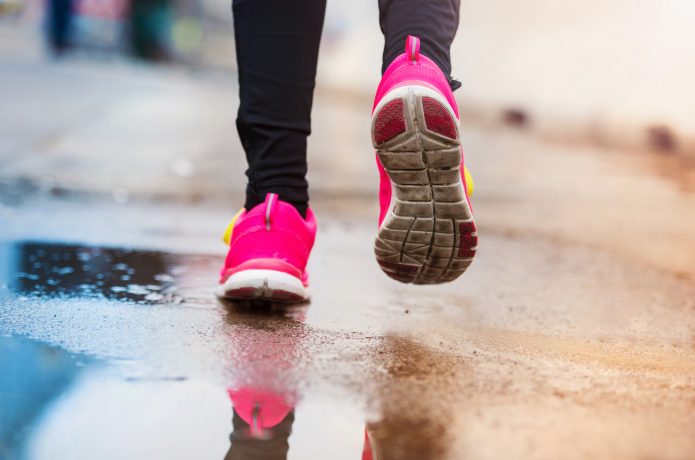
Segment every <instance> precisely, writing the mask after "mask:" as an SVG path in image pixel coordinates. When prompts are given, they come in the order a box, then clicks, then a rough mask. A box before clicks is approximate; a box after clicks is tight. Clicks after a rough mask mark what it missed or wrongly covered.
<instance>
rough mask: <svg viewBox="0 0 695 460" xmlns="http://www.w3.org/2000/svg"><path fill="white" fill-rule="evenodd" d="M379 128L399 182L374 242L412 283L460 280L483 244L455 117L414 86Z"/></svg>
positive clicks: (378, 143)
mask: <svg viewBox="0 0 695 460" xmlns="http://www.w3.org/2000/svg"><path fill="white" fill-rule="evenodd" d="M399 117H400V118H399ZM399 120H400V121H399ZM400 122H402V123H400ZM372 133H373V135H372V139H373V143H374V147H375V148H376V150H377V155H378V156H379V160H380V161H381V164H382V165H383V166H384V169H385V170H386V172H387V174H388V175H389V177H390V179H391V181H392V183H393V184H394V187H393V197H392V200H393V203H392V209H391V211H390V213H389V214H388V215H387V216H386V217H385V218H384V221H383V223H382V225H381V227H380V228H379V233H378V234H377V238H376V241H375V244H374V252H375V255H376V259H377V262H378V263H379V266H380V267H381V269H382V270H383V271H384V273H386V274H387V275H388V276H389V277H391V278H393V279H395V280H397V281H401V282H404V283H413V284H440V283H445V282H449V281H453V280H455V279H456V278H458V277H459V276H460V275H461V274H462V273H463V272H464V271H465V270H466V269H467V268H468V266H469V265H470V264H471V261H472V258H473V257H474V256H475V253H476V249H477V245H478V236H477V231H476V227H475V223H474V221H473V216H472V213H471V210H470V206H469V204H468V200H467V199H466V197H465V191H464V189H463V182H462V178H461V148H460V141H459V135H458V129H457V122H456V120H455V118H454V117H453V116H452V115H451V114H450V113H449V111H448V110H447V109H446V107H445V106H444V105H443V104H442V103H441V102H439V101H438V100H436V99H435V98H433V97H429V96H426V95H422V94H416V92H415V91H414V90H413V89H409V90H408V93H407V95H404V96H402V97H398V98H395V99H393V100H392V101H389V102H387V103H386V104H385V105H384V106H382V107H381V108H380V109H378V110H377V112H376V113H375V114H374V118H373V124H372Z"/></svg>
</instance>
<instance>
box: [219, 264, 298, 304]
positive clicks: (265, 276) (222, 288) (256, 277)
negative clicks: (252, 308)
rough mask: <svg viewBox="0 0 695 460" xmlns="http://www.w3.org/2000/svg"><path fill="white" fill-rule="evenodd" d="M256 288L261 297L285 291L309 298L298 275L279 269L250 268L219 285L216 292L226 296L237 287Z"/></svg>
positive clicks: (220, 295)
mask: <svg viewBox="0 0 695 460" xmlns="http://www.w3.org/2000/svg"><path fill="white" fill-rule="evenodd" d="M249 288H252V289H256V290H257V296H258V297H259V298H263V297H267V296H271V297H272V295H271V294H272V291H285V292H289V293H292V294H295V295H297V296H300V297H302V298H303V299H308V298H309V292H308V289H307V288H305V287H304V284H303V283H302V282H301V280H299V279H298V278H297V277H295V276H292V275H290V274H288V273H283V272H279V271H277V270H262V269H250V270H243V271H240V272H238V273H235V274H233V275H232V276H230V277H229V278H227V281H225V282H224V283H223V284H220V285H219V286H217V289H216V290H215V294H216V295H217V296H218V297H226V296H227V293H228V292H230V291H234V290H237V289H249Z"/></svg>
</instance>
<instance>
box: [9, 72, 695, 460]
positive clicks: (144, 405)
mask: <svg viewBox="0 0 695 460" xmlns="http://www.w3.org/2000/svg"><path fill="white" fill-rule="evenodd" d="M20 67H21V66H20ZM31 68H33V67H31ZM73 70H74V69H72V70H71V69H67V70H66V69H63V68H60V69H58V70H55V69H54V71H57V72H68V73H69V72H70V71H73ZM15 71H16V74H17V75H20V74H21V72H23V71H22V70H21V69H20V70H17V68H15ZM137 72H145V71H143V70H138V71H137ZM138 75H139V74H138ZM150 76H151V75H150ZM118 78H119V79H126V80H127V78H126V77H123V76H118ZM128 78H130V77H128ZM154 80H155V79H154V78H153V80H152V81H154ZM128 82H130V83H128V85H130V84H132V81H131V80H128ZM107 83H108V82H107V81H101V82H100V84H103V85H107ZM194 83H195V84H199V85H202V86H204V89H203V90H202V91H203V92H204V91H210V94H214V91H217V89H214V88H218V86H215V85H217V84H216V83H215V84H213V85H212V86H205V85H208V82H206V81H205V80H200V81H197V82H194ZM148 84H150V83H148ZM153 84H154V83H153ZM170 84H171V85H172V87H171V88H170V89H167V90H166V91H164V90H162V95H163V96H162V97H168V95H170V94H171V92H176V91H175V90H176V88H177V87H176V84H175V83H172V82H170ZM126 86H127V85H126ZM184 86H188V87H190V86H191V82H187V83H185V85H184ZM124 87H125V86H124ZM124 87H121V89H123V88H124ZM211 88H213V89H214V91H213V89H211ZM160 89H161V88H160ZM44 90H46V89H44ZM170 90H171V91H170ZM195 91H196V92H195V94H194V96H191V98H192V100H193V99H195V98H196V97H197V96H198V95H199V94H200V93H199V92H197V91H198V90H195ZM48 92H50V91H48ZM90 94H91V95H92V97H95V98H97V97H98V95H99V92H98V91H97V92H94V93H90ZM142 94H143V93H142V92H141V88H140V89H138V90H137V91H134V93H133V94H132V95H130V96H129V93H128V92H127V91H126V92H124V93H122V100H121V101H120V102H119V103H118V104H117V105H116V106H117V107H118V110H115V109H114V110H115V112H118V116H117V117H116V118H119V119H120V120H121V121H120V122H118V123H114V124H113V125H110V128H108V129H107V128H106V127H103V126H102V128H100V130H99V129H97V130H96V131H94V132H90V129H93V128H94V127H93V126H92V127H91V128H90V127H89V126H88V125H84V124H79V125H75V126H78V127H79V129H77V128H76V127H75V126H73V127H72V128H70V127H68V128H65V130H66V132H68V134H69V136H67V137H62V138H61V137H60V136H58V138H57V139H58V140H55V142H53V143H47V144H45V143H44V144H42V143H41V142H34V140H35V139H38V138H41V136H42V135H43V134H42V133H44V132H45V131H41V133H39V134H36V133H34V132H33V131H32V129H30V128H31V123H29V122H28V121H27V120H30V119H31V110H29V109H26V110H28V111H27V112H23V116H22V120H24V121H23V122H22V123H25V122H26V123H25V124H24V125H23V126H24V128H25V130H24V131H22V133H23V134H22V136H24V137H23V138H22V139H23V140H22V142H19V143H17V144H12V143H11V142H9V141H8V139H6V140H5V141H6V144H4V147H3V150H2V152H1V153H2V155H3V158H4V159H6V160H7V159H9V160H11V161H9V160H8V163H5V164H7V165H10V166H8V167H6V168H1V169H0V376H1V377H0V458H2V459H12V460H15V459H27V460H41V459H82V458H85V459H86V458H90V459H92V458H103V459H122V458H132V459H148V460H149V459H154V460H157V459H165V458H167V459H169V458H176V459H201V458H205V459H207V458H220V459H221V458H225V456H226V458H229V459H246V460H250V459H256V458H263V459H285V458H289V459H325V458H332V459H335V460H340V459H360V458H362V459H370V458H371V459H404V460H410V459H418V460H420V459H463V458H473V459H487V458H538V459H555V458H568V459H573V458H577V459H584V458H589V457H591V458H597V459H644V458H659V459H661V458H664V459H689V458H693V457H694V456H695V436H694V435H693V433H695V232H694V231H693V230H694V229H695V187H693V185H694V184H695V176H694V175H693V168H692V164H690V163H689V161H688V160H686V159H683V158H679V157H675V156H673V157H670V156H653V155H645V154H641V153H636V152H621V151H607V150H596V149H592V148H587V147H577V146H570V145H566V144H559V143H555V144H553V143H547V142H542V141H540V140H538V139H534V138H533V137H530V136H527V135H525V134H524V133H523V132H517V131H511V130H504V129H500V128H499V127H497V126H492V127H491V126H484V125H476V124H472V123H467V124H465V125H464V126H465V127H464V139H465V141H464V144H465V147H466V149H467V152H468V158H469V160H468V161H469V164H470V167H471V169H472V171H473V173H474V175H475V178H476V180H477V183H476V192H475V195H474V206H475V210H474V211H475V212H476V215H477V218H478V222H479V230H480V232H479V233H480V246H479V251H478V255H477V257H476V260H475V261H474V263H473V265H472V266H471V268H470V269H469V271H468V272H467V273H466V274H465V275H464V276H463V277H462V278H461V279H460V280H458V281H457V282H455V283H451V284H447V285H443V286H404V285H400V284H398V283H396V282H394V281H392V280H390V279H389V278H387V277H386V276H385V275H384V274H382V273H381V272H380V271H379V268H378V266H377V264H376V262H375V261H374V258H373V254H372V243H373V238H374V233H375V225H376V223H375V219H376V215H377V209H376V199H375V196H374V189H375V187H376V184H375V183H374V179H375V173H374V168H373V158H372V156H371V155H372V153H371V152H370V149H369V146H368V144H369V141H368V138H365V139H363V138H362V137H358V136H357V135H355V136H352V133H353V132H354V133H359V132H362V131H361V129H362V128H363V127H364V126H365V125H366V124H367V123H366V121H365V120H368V113H367V112H366V111H362V110H356V109H355V108H354V107H353V106H345V105H340V104H335V102H336V101H339V99H330V98H329V97H326V98H325V99H324V98H323V96H320V97H319V98H318V99H317V109H316V110H317V112H316V113H319V114H322V115H326V116H322V117H319V118H317V123H316V125H317V126H316V131H317V133H316V136H314V137H312V142H314V144H313V145H314V146H313V147H312V154H311V157H310V161H311V162H312V163H311V164H312V168H313V169H314V171H315V172H314V174H315V175H316V177H317V182H318V184H319V186H318V187H317V188H316V191H315V193H314V195H313V202H312V203H313V206H314V208H315V211H316V214H317V216H318V220H319V233H318V237H317V244H316V248H315V251H314V253H313V254H312V260H311V262H310V270H311V276H312V278H311V280H312V300H311V302H310V303H309V304H306V305H300V306H297V307H292V308H286V309H281V308H279V307H275V306H269V305H249V304H232V303H222V302H220V301H218V300H217V299H215V297H214V296H213V289H212V288H213V285H214V283H215V281H216V277H217V273H218V269H219V268H220V267H219V266H220V264H221V261H222V257H223V256H224V251H225V248H224V247H223V245H222V243H221V242H220V236H221V231H222V230H223V228H224V226H225V224H226V221H227V219H228V218H229V217H230V216H231V215H232V214H233V213H234V211H235V207H236V204H238V198H239V196H238V193H237V192H238V190H237V189H238V187H236V186H235V185H234V184H231V185H230V184H228V185H227V186H226V188H225V187H221V190H220V191H218V192H216V193H213V192H210V193H211V197H210V199H205V198H204V195H205V194H204V193H203V192H201V190H202V191H206V190H208V189H212V188H215V186H216V184H222V183H224V182H225V181H227V182H234V181H233V180H232V179H230V177H232V178H237V176H239V175H240V174H241V166H239V161H240V159H241V155H240V152H238V151H236V150H235V151H234V152H233V155H230V158H233V159H234V161H236V162H237V163H235V167H234V171H233V176H230V177H227V176H225V175H222V174H220V171H224V170H225V169H224V168H223V167H222V165H223V164H224V163H220V162H219V161H220V160H219V158H223V157H224V156H225V155H227V152H225V151H220V150H215V149H208V150H205V149H198V148H193V147H191V151H195V152H198V153H196V154H197V155H200V158H197V157H195V158H193V159H194V160H196V161H192V160H191V161H192V162H193V164H194V165H197V164H198V162H197V159H200V160H201V162H202V163H203V164H208V165H216V166H215V168H213V167H211V168H209V169H205V170H204V171H202V172H201V171H199V170H196V171H194V172H193V173H191V174H189V175H187V174H183V175H182V174H178V175H177V174H173V175H171V177H166V178H164V179H162V181H160V182H152V181H149V179H151V178H156V177H159V176H157V174H160V175H161V176H162V177H163V176H164V173H163V172H162V171H164V169H162V165H170V164H173V165H174V166H176V165H179V166H181V164H180V162H178V159H180V158H179V156H178V155H179V153H180V152H174V153H171V152H169V153H167V150H166V149H165V148H162V149H156V148H153V149H152V150H151V151H149V150H148V152H152V155H153V156H154V159H153V161H154V163H153V164H151V165H150V164H149V163H147V161H149V160H147V161H146V159H143V158H141V157H140V156H139V155H138V152H137V151H134V150H132V149H128V148H123V150H122V151H121V156H120V157H110V158H106V159H103V158H101V157H99V158H98V161H97V160H95V156H98V152H100V151H101V150H100V148H101V147H100V146H99V144H98V143H94V142H91V141H89V140H90V139H92V140H94V139H95V138H98V137H99V136H107V133H109V132H112V131H111V130H114V129H116V128H117V127H118V126H123V125H122V123H124V121H123V120H127V119H128V111H127V110H126V107H128V106H129V102H132V100H136V99H138V98H140V97H141V96H142ZM152 94H153V93H152ZM152 94H150V96H152ZM181 94H183V95H181V97H182V98H183V99H185V98H186V97H188V96H186V95H185V93H181ZM105 97H106V98H107V99H108V98H111V96H110V95H107V96H105ZM152 97H154V96H152ZM212 99H213V98H211V99H210V100H212ZM108 100H109V101H112V99H108ZM184 102H185V100H184ZM227 102H229V101H227V100H224V103H225V104H226V103H227ZM184 105H185V104H184ZM103 107H108V104H104V105H103ZM137 107H139V106H137V105H136V106H135V108H134V109H133V110H139V109H138V108H137ZM104 110H107V109H106V108H105V109H104ZM225 110H227V109H225ZM202 113H203V112H201V114H202ZM205 113H207V112H205ZM212 113H213V114H214V116H219V115H220V113H219V112H216V111H215V110H212ZM225 113H226V112H225ZM200 116H204V115H200ZM186 117H190V118H192V115H191V114H187V115H186ZM106 118H109V117H106ZM173 118H174V115H172V118H170V119H169V121H171V120H172V119H173ZM165 122H166V120H165ZM341 122H345V123H346V124H343V125H341ZM12 123H13V121H12V120H11V117H7V120H6V123H5V125H4V129H5V130H6V133H10V134H11V133H12V132H13V127H16V125H12ZM185 125H186V124H185V123H182V124H178V122H177V123H173V124H172V125H171V126H169V128H168V129H181V130H182V129H184V127H185ZM70 126H72V125H70ZM215 126H217V128H219V125H215ZM335 126H347V127H348V128H345V129H342V130H338V129H337V128H336V127H335ZM217 128H216V129H217ZM160 129H162V130H165V129H164V128H161V127H160ZM190 129H191V131H190V132H188V133H189V134H190V133H191V132H192V133H195V134H196V135H199V136H200V135H201V133H200V132H198V131H197V128H196V126H193V127H191V128H190ZM336 131H340V133H338V134H337V135H339V136H341V137H338V139H340V141H341V142H340V143H335V144H328V142H329V141H331V135H332V133H334V132H336ZM346 132H347V133H346ZM10 134H8V135H10ZM185 134H186V132H180V133H178V135H179V136H181V137H182V138H183V137H185ZM202 134H206V135H210V136H218V135H220V133H219V132H217V131H214V132H213V131H210V132H207V131H206V132H204V133H202ZM348 134H350V135H348ZM226 135H228V133H227V134H226ZM95 136H96V137H95ZM60 139H63V140H60ZM65 139H67V140H65ZM105 139H106V137H105ZM108 139H110V140H113V143H111V144H110V146H109V148H113V149H115V148H116V147H115V146H121V147H128V146H129V144H128V142H134V141H132V140H131V141H129V140H128V139H126V137H120V136H114V138H113V139H111V138H108ZM155 141H156V136H155V135H153V137H152V144H151V145H152V146H155V147H156V142H155ZM210 142H211V143H212V144H215V145H223V143H222V142H221V141H220V139H217V138H214V139H212V140H211V141H210ZM13 145H14V146H15V147H16V148H17V149H18V150H16V151H15V150H13V148H10V147H12V146H13ZM37 145H39V146H46V148H45V149H43V150H41V149H39V150H32V149H35V148H36V146H37ZM133 145H134V144H133ZM167 145H168V144H167ZM334 145H335V146H336V150H337V151H331V149H330V148H328V146H330V147H333V146H334ZM32 146H33V147H32ZM199 150H200V151H199ZM95 152H97V153H95ZM356 152H357V153H356ZM206 155H207V156H206ZM42 159H51V161H46V162H44V161H42ZM126 160H127V161H126ZM95 161H96V163H95ZM102 161H103V163H102ZM118 161H121V162H123V164H121V165H120V166H119V167H120V168H121V169H119V170H118V171H125V170H126V169H128V170H130V171H131V177H128V178H127V180H123V181H122V182H121V180H122V179H123V178H122V176H120V175H119V174H120V173H119V174H112V172H113V171H112V170H111V169H109V167H108V166H109V165H111V164H116V163H117V162H118ZM206 161H207V163H206ZM229 161H230V162H231V161H232V160H229ZM148 165H149V166H152V167H151V168H149V166H148ZM167 167H168V166H167ZM55 168H58V170H57V176H52V175H51V173H52V172H54V171H55ZM148 168H149V169H148ZM216 168H218V169H216ZM174 169H176V168H174ZM181 169H184V168H183V166H181ZM167 171H169V170H168V169H167ZM86 172H88V173H89V174H86ZM86 176H89V177H86ZM318 176H320V178H319V177H318ZM165 179H166V180H165ZM333 181H335V182H336V183H337V184H338V187H337V188H336V190H335V191H333V192H331V191H330V190H329V186H330V184H332V183H333ZM64 184H73V187H72V188H70V187H65V186H63V185H64ZM94 184H96V185H94ZM131 184H136V186H134V187H133V188H130V185H131ZM137 184H139V185H137ZM143 184H144V185H143ZM172 184H173V185H172ZM181 184H183V186H182V188H178V186H179V185H181ZM350 184H352V186H351V188H349V189H348V185H350ZM104 190H106V191H113V193H103V192H104ZM152 190H154V191H155V192H157V193H153V194H151V193H150V192H152ZM235 190H236V191H235ZM172 191H173V192H172ZM160 192H161V193H160ZM170 192H171V193H170ZM206 193H207V192H206ZM235 193H236V195H235ZM201 194H202V195H201ZM201 196H202V198H201ZM221 196H225V197H226V198H224V199H221V198H220V197H221ZM230 203H231V204H230Z"/></svg>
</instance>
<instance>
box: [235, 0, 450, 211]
mask: <svg viewBox="0 0 695 460" xmlns="http://www.w3.org/2000/svg"><path fill="white" fill-rule="evenodd" d="M459 2H460V0H379V22H380V24H381V31H382V32H383V34H384V37H385V40H384V41H385V44H384V54H383V66H382V72H383V71H384V70H385V69H386V67H388V65H389V64H390V63H391V61H393V60H394V59H395V58H396V57H397V56H398V55H399V54H401V53H403V49H404V45H405V40H406V37H407V36H408V35H415V36H417V37H419V38H420V40H421V47H420V50H421V53H422V54H423V55H425V56H427V57H429V58H430V59H432V60H433V61H434V62H435V63H437V65H439V67H440V68H441V69H442V71H443V72H444V74H445V75H450V74H451V59H450V55H449V48H450V46H451V43H452V41H453V39H454V35H455V34H456V29H457V28H458V22H459ZM232 9H233V12H234V28H235V34H234V35H235V39H236V49H237V64H238V67H239V96H240V99H241V104H240V106H239V113H238V117H237V130H238V131H239V137H240V138H241V143H242V145H243V147H244V150H245V152H246V159H247V161H248V164H249V168H248V169H247V171H246V175H247V177H248V186H247V188H246V204H245V207H246V209H251V208H253V207H254V206H256V205H257V204H259V203H262V202H263V200H264V198H265V194H266V193H268V192H274V193H277V194H279V195H280V199H282V200H284V201H287V202H289V203H292V204H293V205H294V206H295V207H296V208H297V209H298V210H299V211H300V213H302V214H303V215H304V214H305V212H306V208H307V205H308V201H309V193H308V183H307V181H306V171H307V163H306V139H307V136H309V134H310V133H311V105H312V101H313V93H314V85H315V82H314V80H315V77H316V62H317V59H318V51H319V42H320V39H321V30H322V28H323V18H324V12H325V10H326V0H233V4H232ZM355 65H358V66H359V65H361V63H359V62H356V63H355ZM365 71H368V69H365ZM449 80H450V82H451V85H452V88H456V87H457V86H458V83H457V82H455V81H453V80H451V78H450V79H449Z"/></svg>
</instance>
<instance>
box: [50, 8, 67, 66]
mask: <svg viewBox="0 0 695 460" xmlns="http://www.w3.org/2000/svg"><path fill="white" fill-rule="evenodd" d="M72 8H73V4H72V0H48V43H49V45H50V47H51V51H53V53H54V54H55V55H60V54H62V53H63V52H65V51H66V50H67V49H68V47H69V46H70V34H71V31H72V30H71V28H72V16H73V10H72Z"/></svg>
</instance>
